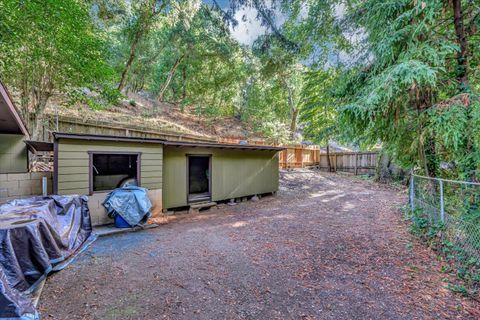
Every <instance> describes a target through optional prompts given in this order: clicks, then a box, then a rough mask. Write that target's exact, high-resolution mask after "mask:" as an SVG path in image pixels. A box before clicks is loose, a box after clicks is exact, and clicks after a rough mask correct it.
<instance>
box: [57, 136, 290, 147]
mask: <svg viewBox="0 0 480 320" xmlns="http://www.w3.org/2000/svg"><path fill="white" fill-rule="evenodd" d="M53 136H54V137H55V140H59V139H77V140H87V141H121V142H138V143H158V144H163V145H166V146H174V147H192V148H216V149H240V150H272V151H281V150H284V149H285V148H283V147H274V146H265V145H249V144H223V143H211V142H187V141H167V140H162V139H152V138H140V137H126V136H107V135H96V134H79V133H62V132H54V133H53Z"/></svg>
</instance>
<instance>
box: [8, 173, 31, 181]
mask: <svg viewBox="0 0 480 320" xmlns="http://www.w3.org/2000/svg"><path fill="white" fill-rule="evenodd" d="M7 180H8V181H18V180H30V173H28V172H27V173H8V174H7Z"/></svg>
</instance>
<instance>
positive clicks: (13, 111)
mask: <svg viewBox="0 0 480 320" xmlns="http://www.w3.org/2000/svg"><path fill="white" fill-rule="evenodd" d="M0 133H6V134H23V135H25V136H27V137H28V136H29V135H30V134H29V133H28V130H27V126H25V123H23V120H22V117H21V116H20V112H19V111H18V110H17V108H16V107H15V105H14V104H13V101H12V99H11V97H10V94H9V93H8V90H7V88H6V87H5V86H4V85H3V83H1V82H0Z"/></svg>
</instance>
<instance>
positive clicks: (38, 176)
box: [30, 172, 52, 181]
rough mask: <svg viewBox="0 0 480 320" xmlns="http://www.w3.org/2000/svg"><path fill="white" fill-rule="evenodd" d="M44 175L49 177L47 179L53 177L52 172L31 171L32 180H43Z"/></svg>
mask: <svg viewBox="0 0 480 320" xmlns="http://www.w3.org/2000/svg"><path fill="white" fill-rule="evenodd" d="M43 177H47V179H51V178H52V173H51V172H30V179H32V180H40V181H41V180H42V178H43Z"/></svg>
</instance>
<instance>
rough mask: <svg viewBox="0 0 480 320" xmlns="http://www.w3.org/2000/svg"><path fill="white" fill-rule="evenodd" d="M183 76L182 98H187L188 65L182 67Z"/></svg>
mask: <svg viewBox="0 0 480 320" xmlns="http://www.w3.org/2000/svg"><path fill="white" fill-rule="evenodd" d="M182 78H183V87H182V100H185V98H186V97H187V67H185V66H183V68H182Z"/></svg>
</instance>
